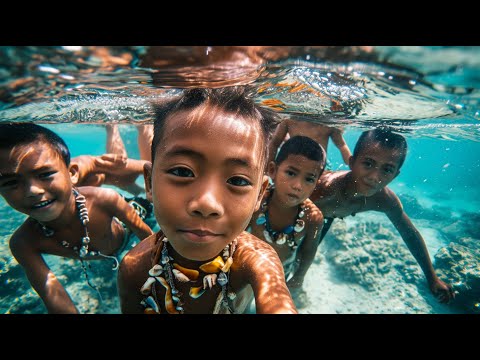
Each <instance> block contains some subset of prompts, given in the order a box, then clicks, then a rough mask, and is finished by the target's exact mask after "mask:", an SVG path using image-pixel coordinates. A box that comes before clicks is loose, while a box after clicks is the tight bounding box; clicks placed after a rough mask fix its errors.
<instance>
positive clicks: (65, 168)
mask: <svg viewBox="0 0 480 360" xmlns="http://www.w3.org/2000/svg"><path fill="white" fill-rule="evenodd" d="M78 173H79V170H78V166H77V165H76V164H70V152H69V150H68V148H67V146H66V144H65V142H64V141H63V140H62V139H61V138H60V137H59V136H58V135H56V134H55V133H54V132H52V131H51V130H49V129H46V128H44V127H41V126H38V125H34V124H29V123H16V124H0V194H1V195H2V196H3V197H4V198H5V200H6V201H7V203H8V204H9V205H10V206H11V207H12V208H14V209H15V210H17V211H19V212H22V213H24V214H26V215H28V216H29V217H28V218H27V219H26V220H25V222H24V223H23V224H22V225H21V226H20V227H19V228H18V229H17V230H16V231H15V233H14V234H13V235H12V237H11V239H10V249H11V251H12V254H13V256H14V257H15V259H16V260H17V261H18V263H19V264H20V265H21V266H22V267H23V268H24V270H25V273H26V275H27V278H28V280H29V281H30V283H31V285H32V287H33V288H34V289H35V291H36V292H37V293H38V294H39V296H40V297H41V298H42V300H43V302H44V304H45V306H46V307H47V310H48V312H49V313H78V311H77V309H76V307H75V305H74V303H73V302H72V299H71V298H70V296H69V294H68V293H67V292H66V291H65V289H64V287H63V286H62V284H61V283H60V282H59V281H58V279H57V278H56V277H55V275H54V274H53V273H52V272H51V270H50V269H49V267H48V265H47V264H46V262H45V261H44V259H43V257H42V254H52V255H58V256H63V257H69V258H73V259H80V260H81V261H82V267H83V268H84V270H85V264H84V262H83V261H84V260H94V259H104V258H110V259H111V260H113V261H114V262H116V263H118V262H117V260H116V257H115V255H116V254H118V253H119V252H120V251H121V250H122V249H123V248H124V247H125V245H126V244H125V242H127V241H128V236H126V235H127V231H126V229H125V228H124V226H123V225H122V224H121V223H120V221H121V222H123V224H125V226H126V227H127V228H129V229H131V230H132V231H133V232H134V233H135V235H136V236H138V238H139V239H143V238H145V237H147V236H148V235H150V234H152V231H151V229H150V228H149V227H148V226H147V225H146V224H145V223H144V222H143V221H142V220H141V218H140V217H139V216H138V215H137V213H136V212H135V210H134V208H133V207H131V206H130V205H129V204H128V203H127V202H126V201H125V200H124V199H123V198H122V197H121V196H120V195H119V194H118V193H117V192H115V191H114V190H111V189H103V188H98V187H78V188H75V187H74V185H75V184H76V182H77V179H78ZM85 275H86V276H87V280H88V275H87V273H86V270H85ZM89 284H90V282H89ZM90 285H91V284H90ZM91 286H92V285H91Z"/></svg>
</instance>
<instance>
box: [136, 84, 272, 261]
mask: <svg viewBox="0 0 480 360" xmlns="http://www.w3.org/2000/svg"><path fill="white" fill-rule="evenodd" d="M155 111H156V117H155V121H154V137H153V142H152V163H153V165H150V164H147V165H145V179H146V181H145V183H146V190H147V196H148V197H149V198H151V199H152V202H153V204H154V211H155V216H156V218H157V222H158V224H159V225H160V228H161V229H162V231H163V232H164V233H165V235H166V236H167V237H168V239H169V242H170V243H171V245H172V247H173V248H174V249H175V250H176V251H177V252H178V253H180V254H181V255H182V256H184V257H186V258H188V259H192V260H206V259H210V258H212V257H214V256H216V255H217V254H218V253H220V251H222V250H223V249H224V248H225V246H226V245H227V244H229V243H230V242H232V241H233V240H234V239H235V238H236V237H237V236H238V235H239V234H240V233H241V232H243V231H244V230H245V228H246V226H247V225H248V222H249V221H250V218H251V216H252V214H253V212H254V211H255V210H256V209H258V207H259V205H260V200H261V197H262V195H263V191H264V189H265V188H266V186H267V184H268V179H267V177H266V176H264V168H265V162H266V159H267V151H268V150H267V149H268V142H269V140H270V137H271V134H272V132H273V130H274V127H275V125H276V115H275V113H274V112H273V111H272V110H270V109H267V108H263V107H261V106H259V105H257V104H256V103H255V102H254V101H253V99H252V98H251V97H249V95H248V94H247V92H246V91H245V89H243V88H240V87H230V88H222V89H191V90H186V91H185V92H184V93H183V95H181V96H180V97H179V98H175V99H173V100H169V101H168V102H165V103H163V104H159V105H157V106H155Z"/></svg>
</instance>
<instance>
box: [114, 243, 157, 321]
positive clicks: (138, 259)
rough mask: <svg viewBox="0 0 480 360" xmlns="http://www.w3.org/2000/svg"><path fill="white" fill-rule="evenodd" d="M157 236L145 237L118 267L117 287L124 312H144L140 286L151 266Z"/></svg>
mask: <svg viewBox="0 0 480 360" xmlns="http://www.w3.org/2000/svg"><path fill="white" fill-rule="evenodd" d="M154 242H155V236H153V237H150V238H148V239H145V240H143V241H141V242H140V243H138V244H137V245H136V246H135V247H134V248H133V249H131V250H130V251H129V252H128V253H127V254H126V255H125V256H124V257H123V259H122V261H121V263H120V267H119V268H118V277H117V288H118V295H119V299H120V308H121V311H122V314H143V309H144V308H143V306H142V305H141V301H142V299H143V295H142V294H141V293H140V288H141V287H142V285H143V284H144V283H145V281H146V280H147V278H148V270H149V269H150V268H151V251H152V247H153V246H154Z"/></svg>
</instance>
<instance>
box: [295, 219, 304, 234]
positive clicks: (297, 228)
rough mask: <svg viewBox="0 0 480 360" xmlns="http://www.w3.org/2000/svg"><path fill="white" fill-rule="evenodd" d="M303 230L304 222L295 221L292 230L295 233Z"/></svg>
mask: <svg viewBox="0 0 480 360" xmlns="http://www.w3.org/2000/svg"><path fill="white" fill-rule="evenodd" d="M304 228H305V221H303V220H297V223H296V224H295V227H294V230H295V232H297V233H298V232H300V231H302V230H303V229H304Z"/></svg>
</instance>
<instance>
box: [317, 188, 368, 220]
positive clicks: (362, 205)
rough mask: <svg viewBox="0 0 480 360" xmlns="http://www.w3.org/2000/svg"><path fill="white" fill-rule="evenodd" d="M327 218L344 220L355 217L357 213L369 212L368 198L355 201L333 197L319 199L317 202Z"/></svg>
mask: <svg viewBox="0 0 480 360" xmlns="http://www.w3.org/2000/svg"><path fill="white" fill-rule="evenodd" d="M315 205H317V206H318V208H319V209H320V211H321V212H322V213H323V216H324V217H325V218H344V217H347V216H351V215H353V216H355V214H356V213H359V212H362V211H366V210H368V201H367V198H366V197H361V198H358V199H354V200H344V199H340V198H339V197H338V196H336V195H335V194H334V195H331V196H328V197H327V196H325V197H323V198H320V199H318V200H317V201H316V202H315Z"/></svg>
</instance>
